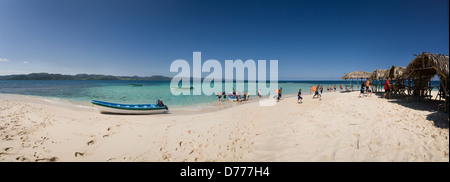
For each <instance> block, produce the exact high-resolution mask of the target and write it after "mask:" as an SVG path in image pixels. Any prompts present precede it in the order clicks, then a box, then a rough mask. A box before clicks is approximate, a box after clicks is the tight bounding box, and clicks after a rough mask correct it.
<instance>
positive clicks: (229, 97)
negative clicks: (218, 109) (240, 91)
mask: <svg viewBox="0 0 450 182" xmlns="http://www.w3.org/2000/svg"><path fill="white" fill-rule="evenodd" d="M227 95H228V96H227V97H228V99H229V100H231V101H237V96H234V95H233V93H232V92H228V94H227Z"/></svg>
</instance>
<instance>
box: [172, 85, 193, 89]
mask: <svg viewBox="0 0 450 182" xmlns="http://www.w3.org/2000/svg"><path fill="white" fill-rule="evenodd" d="M170 88H171V89H180V90H192V89H194V87H192V86H191V87H170Z"/></svg>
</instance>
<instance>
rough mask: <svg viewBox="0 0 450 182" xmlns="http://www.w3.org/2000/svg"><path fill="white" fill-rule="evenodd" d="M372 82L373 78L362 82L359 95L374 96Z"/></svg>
mask: <svg viewBox="0 0 450 182" xmlns="http://www.w3.org/2000/svg"><path fill="white" fill-rule="evenodd" d="M371 82H372V80H370V79H367V80H366V82H362V83H361V89H360V93H359V96H358V97H367V96H370V97H371V96H372V85H371V84H370V83H371ZM361 95H362V96H361Z"/></svg>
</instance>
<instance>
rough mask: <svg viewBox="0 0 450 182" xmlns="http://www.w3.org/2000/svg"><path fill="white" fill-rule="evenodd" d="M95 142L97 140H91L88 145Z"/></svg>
mask: <svg viewBox="0 0 450 182" xmlns="http://www.w3.org/2000/svg"><path fill="white" fill-rule="evenodd" d="M94 143H95V140H91V141H89V142H87V145H93V144H94Z"/></svg>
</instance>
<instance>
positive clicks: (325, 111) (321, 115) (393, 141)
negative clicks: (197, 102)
mask: <svg viewBox="0 0 450 182" xmlns="http://www.w3.org/2000/svg"><path fill="white" fill-rule="evenodd" d="M358 94H359V92H349V93H338V92H336V93H334V92H332V93H328V92H325V93H324V94H323V99H322V100H321V101H319V100H318V99H312V98H311V97H312V96H310V95H304V100H303V103H302V104H297V102H296V101H297V98H296V97H292V96H291V97H286V98H284V99H282V100H281V101H280V102H279V103H277V104H276V105H275V106H259V103H258V102H252V103H242V104H237V103H235V104H236V105H238V106H236V107H226V108H224V109H218V110H217V111H213V112H207V113H196V114H188V115H184V114H176V113H173V114H159V115H106V114H100V113H99V112H98V111H96V110H94V109H92V108H80V109H74V108H70V107H61V106H59V105H55V104H52V103H50V102H45V101H43V99H41V98H36V97H28V96H18V95H8V94H0V161H293V162H294V161H357V162H359V161H388V162H391V161H441V162H448V161H449V139H448V137H449V130H448V128H449V121H448V114H447V113H444V112H443V111H436V109H437V104H436V102H435V101H422V102H418V101H408V100H405V99H404V100H398V99H391V100H387V99H382V98H380V96H379V95H372V96H371V97H366V98H358ZM435 94H436V93H435ZM254 98H255V97H253V99H254ZM267 102H272V100H269V101H267ZM233 104H234V103H233Z"/></svg>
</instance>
